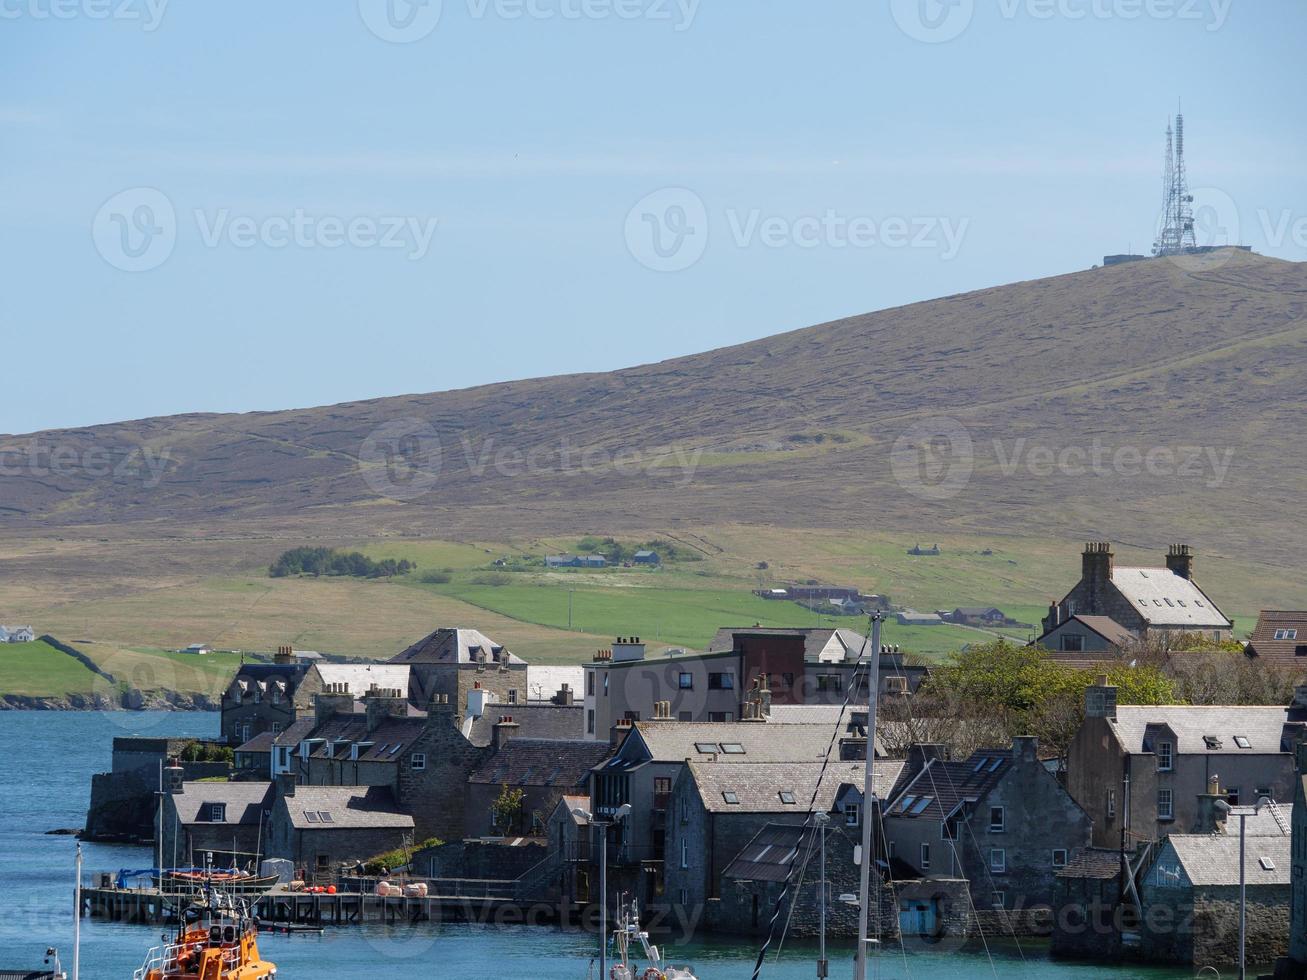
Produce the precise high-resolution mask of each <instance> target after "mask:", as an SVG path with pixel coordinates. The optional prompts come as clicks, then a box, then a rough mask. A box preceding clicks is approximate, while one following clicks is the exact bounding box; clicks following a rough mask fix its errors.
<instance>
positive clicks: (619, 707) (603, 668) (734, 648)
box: [584, 628, 927, 739]
mask: <svg viewBox="0 0 1307 980" xmlns="http://www.w3.org/2000/svg"><path fill="white" fill-rule="evenodd" d="M619 640H620V642H618V643H615V644H613V646H612V648H611V649H608V650H601V651H599V652H598V653H597V654H596V656H595V659H594V660H593V661H592V662H591V663H588V664H585V665H584V670H585V695H584V706H585V715H586V718H585V732H586V737H588V738H599V739H602V738H606V737H607V734H608V732H609V731H610V730H611V729H612V726H613V725H615V724H616V723H617V722H618V721H623V720H625V721H640V720H642V719H643V720H647V719H649V718H651V717H652V716H653V712H654V705H655V704H657V703H659V702H663V701H668V702H670V703H671V717H672V718H675V719H676V720H677V721H682V722H693V723H700V722H733V721H736V720H738V719H741V718H743V717H744V714H745V703H746V701H747V700H748V699H749V692H750V691H751V689H752V688H754V686H755V685H756V684H757V683H758V681H759V679H760V678H762V677H765V678H766V681H767V690H766V694H767V699H766V700H767V702H768V703H769V704H770V705H771V706H775V707H781V706H786V705H801V704H825V705H842V704H843V703H844V700H845V696H846V694H847V692H848V691H849V689H850V685H852V684H853V683H854V676H855V673H857V672H858V658H859V657H860V656H862V655H863V654H864V653H865V652H866V650H867V639H866V637H864V636H863V635H862V634H861V633H858V632H856V631H854V630H849V629H761V628H753V629H730V628H723V629H720V630H718V631H717V634H716V635H715V636H714V637H713V639H712V641H711V642H710V643H709V644H708V649H707V650H706V651H704V652H701V653H691V654H681V655H678V656H674V657H662V658H659V659H656V660H650V659H646V658H645V645H644V644H643V643H641V642H639V639H638V638H634V637H619ZM880 667H881V691H882V693H884V694H887V695H889V694H905V693H908V692H911V691H915V690H916V689H917V688H918V687H920V686H921V682H922V680H923V679H924V678H925V676H926V673H927V669H926V668H925V667H924V666H916V665H908V664H904V663H903V660H902V658H901V657H900V656H899V655H898V654H897V653H896V652H893V651H889V650H887V651H886V652H885V653H884V655H882V656H881V663H880ZM858 682H859V685H860V688H861V689H860V690H859V691H856V692H855V696H856V695H861V698H860V700H861V701H862V702H863V703H864V704H865V702H866V683H867V674H866V671H865V669H864V670H863V671H862V672H861V673H860V674H859V676H858Z"/></svg>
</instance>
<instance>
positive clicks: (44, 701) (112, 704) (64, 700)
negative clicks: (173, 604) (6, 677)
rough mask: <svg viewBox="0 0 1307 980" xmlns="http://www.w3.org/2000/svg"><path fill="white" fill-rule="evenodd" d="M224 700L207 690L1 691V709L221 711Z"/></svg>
mask: <svg viewBox="0 0 1307 980" xmlns="http://www.w3.org/2000/svg"><path fill="white" fill-rule="evenodd" d="M220 708H221V702H220V701H219V700H218V699H216V698H212V697H210V696H209V695H207V694H177V693H175V692H171V691H170V692H161V691H136V690H131V691H125V692H123V693H122V694H121V695H119V696H118V697H116V698H109V697H106V696H105V695H103V694H86V695H83V694H67V695H64V696H62V697H31V696H28V695H24V694H0V711H218V710H219V709H220Z"/></svg>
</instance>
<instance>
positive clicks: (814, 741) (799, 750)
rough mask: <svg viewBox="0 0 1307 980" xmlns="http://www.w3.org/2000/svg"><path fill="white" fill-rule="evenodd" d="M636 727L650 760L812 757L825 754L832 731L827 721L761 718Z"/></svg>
mask: <svg viewBox="0 0 1307 980" xmlns="http://www.w3.org/2000/svg"><path fill="white" fill-rule="evenodd" d="M634 729H635V731H636V733H637V734H638V735H639V737H640V738H641V739H642V740H643V742H644V745H645V746H646V747H647V748H648V749H649V753H650V755H651V756H652V761H654V762H685V761H686V760H687V759H688V760H690V761H691V762H710V761H713V757H714V756H715V757H716V760H715V761H717V762H719V763H747V762H811V761H813V760H818V759H824V758H825V757H826V752H827V749H829V748H830V745H831V735H832V730H831V727H830V726H829V725H785V724H780V725H778V724H771V723H762V722H735V723H722V722H680V721H638V722H636V723H635V725H634ZM736 746H739V747H740V749H741V751H734V749H735V747H736Z"/></svg>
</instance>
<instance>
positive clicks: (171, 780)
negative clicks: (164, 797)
mask: <svg viewBox="0 0 1307 980" xmlns="http://www.w3.org/2000/svg"><path fill="white" fill-rule="evenodd" d="M185 780H186V770H185V769H183V768H182V764H181V761H180V760H178V759H177V758H176V757H175V756H174V757H172V758H169V759H168V765H167V766H165V767H164V770H163V784H164V785H165V786H167V787H168V795H169V796H176V795H177V794H178V793H180V792H181V791H182V784H183V783H184V782H185Z"/></svg>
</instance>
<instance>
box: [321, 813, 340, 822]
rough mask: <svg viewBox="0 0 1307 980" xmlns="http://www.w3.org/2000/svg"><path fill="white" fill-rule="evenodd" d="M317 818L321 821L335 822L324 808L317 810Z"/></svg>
mask: <svg viewBox="0 0 1307 980" xmlns="http://www.w3.org/2000/svg"><path fill="white" fill-rule="evenodd" d="M318 819H319V820H321V821H322V822H323V823H335V822H336V821H335V820H334V819H333V818H332V816H331V814H330V813H328V812H327V811H326V810H319V811H318Z"/></svg>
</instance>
